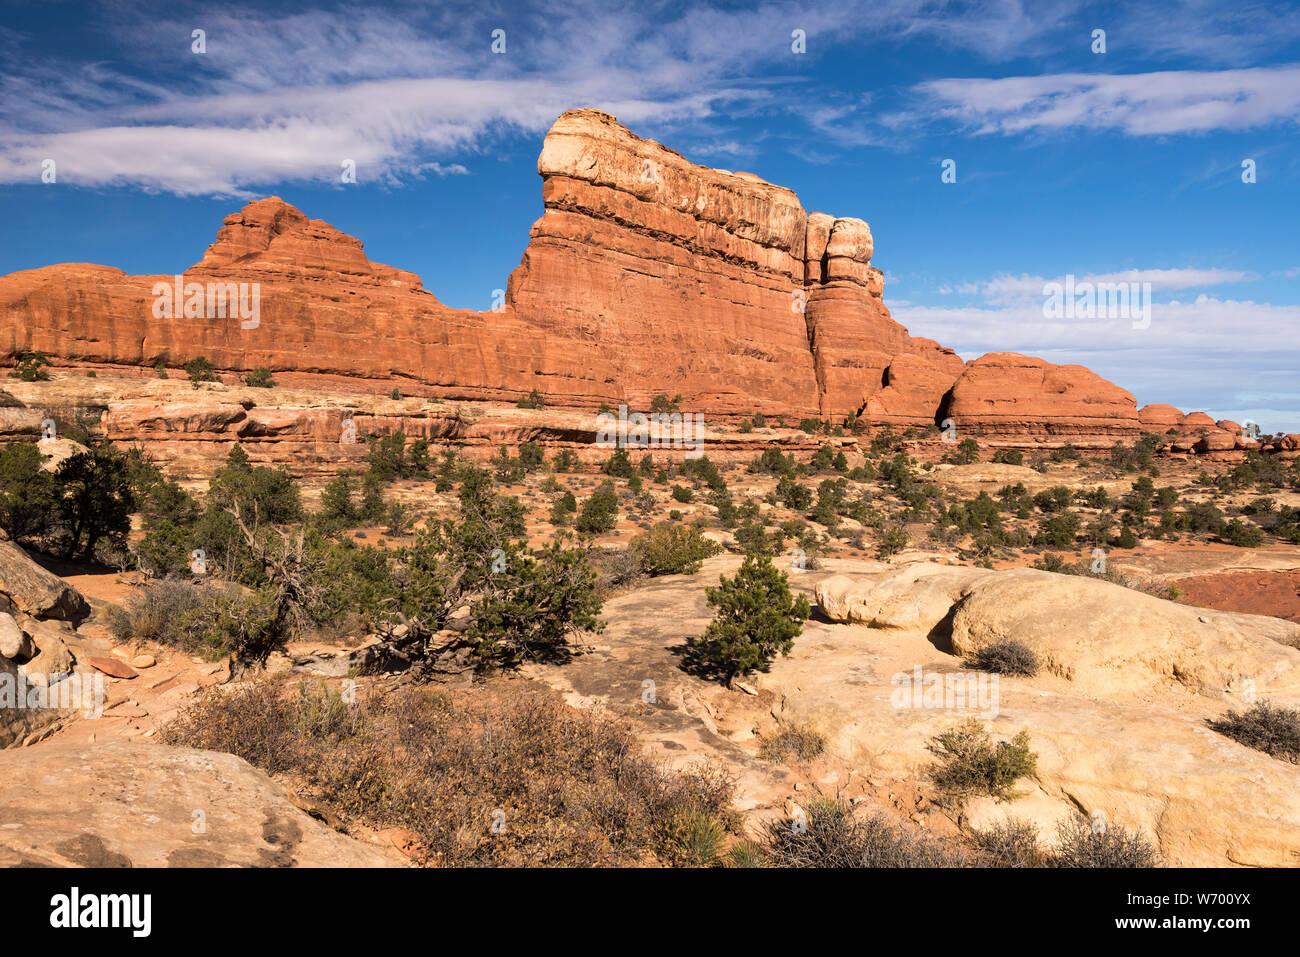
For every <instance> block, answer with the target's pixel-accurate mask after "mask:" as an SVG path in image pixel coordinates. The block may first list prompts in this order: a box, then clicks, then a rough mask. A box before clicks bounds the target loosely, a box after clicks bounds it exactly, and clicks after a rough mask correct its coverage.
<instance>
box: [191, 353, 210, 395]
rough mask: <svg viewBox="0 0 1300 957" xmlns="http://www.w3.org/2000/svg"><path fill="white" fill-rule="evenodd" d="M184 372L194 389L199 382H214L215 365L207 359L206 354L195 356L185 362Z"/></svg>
mask: <svg viewBox="0 0 1300 957" xmlns="http://www.w3.org/2000/svg"><path fill="white" fill-rule="evenodd" d="M185 374H186V375H187V376H189V377H190V382H192V383H193V384H194V388H196V389H197V388H198V387H199V383H201V382H215V381H216V379H217V376H216V366H214V365H213V364H212V363H211V362H209V361H208V357H207V356H196V357H195V358H193V359H191V360H190V361H189V362H187V363H185Z"/></svg>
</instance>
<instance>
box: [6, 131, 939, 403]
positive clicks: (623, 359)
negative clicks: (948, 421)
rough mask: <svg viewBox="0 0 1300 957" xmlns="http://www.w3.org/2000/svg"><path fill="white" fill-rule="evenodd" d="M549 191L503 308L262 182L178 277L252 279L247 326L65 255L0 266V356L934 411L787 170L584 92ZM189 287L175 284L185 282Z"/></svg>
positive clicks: (856, 269) (858, 265) (513, 389)
mask: <svg viewBox="0 0 1300 957" xmlns="http://www.w3.org/2000/svg"><path fill="white" fill-rule="evenodd" d="M538 171H539V173H540V174H541V175H542V179H543V185H542V196H543V202H544V206H545V211H544V213H543V215H542V217H541V218H540V219H539V220H538V221H537V223H536V224H535V225H534V226H533V230H532V235H531V240H530V242H529V245H528V248H527V250H526V251H525V252H524V255H523V259H522V262H521V264H520V266H519V267H518V268H517V269H516V270H515V271H514V273H513V274H512V275H511V276H510V279H509V282H508V285H507V294H506V297H505V301H504V302H503V303H502V304H501V307H500V310H499V311H490V312H482V313H480V312H472V311H469V310H458V309H451V308H448V307H447V306H445V305H443V304H442V303H440V302H439V301H438V300H437V299H436V298H435V297H434V296H433V295H431V294H430V293H428V292H426V291H425V290H424V288H423V285H422V283H421V281H420V279H419V277H418V276H415V275H414V274H412V273H409V272H405V271H402V270H400V269H394V268H392V267H389V266H384V265H382V264H379V263H373V262H371V261H370V260H369V259H367V258H366V255H365V252H364V250H363V248H362V244H361V242H360V241H359V240H357V239H355V238H353V237H351V236H347V235H345V234H343V233H341V232H339V231H338V230H336V229H334V228H333V227H332V226H330V225H329V224H328V223H324V222H321V221H320V220H312V219H309V218H308V217H307V216H305V215H304V214H303V213H301V212H300V211H299V210H297V209H295V208H294V207H292V206H290V205H288V204H287V203H285V202H284V201H282V200H280V199H279V198H278V197H270V198H267V199H262V200H257V201H255V202H252V203H249V204H248V205H247V206H245V207H244V209H243V210H242V211H240V212H239V213H236V214H234V215H231V216H228V217H226V219H225V222H224V224H223V225H222V227H221V229H220V231H219V232H218V234H217V239H216V241H215V242H214V243H213V244H212V245H211V246H210V247H209V249H208V251H207V252H206V254H205V255H204V256H203V258H202V259H201V260H200V261H199V262H198V263H196V264H195V265H194V266H193V267H191V268H190V269H188V270H186V272H185V282H186V283H204V284H207V283H247V284H252V283H256V284H258V289H259V305H260V315H259V318H258V321H257V323H256V325H255V326H252V325H251V324H250V323H242V324H241V322H240V321H239V320H238V319H236V318H231V317H225V318H222V317H211V318H200V316H198V315H192V316H191V317H189V318H185V317H184V316H183V312H184V310H183V308H182V307H183V303H182V302H178V303H177V304H176V310H175V311H176V312H179V313H182V315H181V316H180V317H178V318H164V317H162V316H159V315H156V314H155V312H156V311H157V310H156V309H155V307H156V305H157V303H158V300H159V297H158V296H156V295H155V287H156V284H157V288H158V289H159V290H162V294H163V295H164V296H166V295H168V294H169V293H170V288H171V287H172V285H173V283H174V277H171V276H128V275H127V274H125V273H123V272H122V271H121V270H117V269H113V268H110V267H106V266H94V265H88V264H78V263H66V264H62V265H57V266H50V267H46V268H44V269H36V270H29V271H25V272H19V273H13V274H11V275H9V276H6V277H3V278H0V309H2V310H3V312H4V314H5V315H6V317H7V318H9V319H10V320H11V321H10V322H7V324H6V326H7V328H6V330H5V331H4V332H3V333H0V353H5V354H8V355H10V356H16V355H18V354H21V353H22V352H25V351H29V350H41V351H44V352H47V353H49V354H50V355H51V356H55V357H57V359H58V360H59V361H60V362H62V363H69V364H77V365H82V366H85V365H99V366H109V367H114V368H117V369H128V368H136V369H140V370H148V369H152V367H154V366H155V365H157V364H159V363H162V364H164V365H166V366H169V367H171V368H178V367H179V366H181V365H183V364H184V363H185V362H186V361H187V360H188V359H191V358H193V357H195V356H199V355H203V356H206V357H207V358H208V359H209V360H211V361H212V362H213V363H214V364H215V365H216V367H217V368H218V369H219V370H222V371H233V372H240V371H244V370H248V369H253V368H256V367H259V366H265V367H267V368H270V369H271V370H273V371H274V372H275V374H276V376H277V378H279V379H280V380H281V381H286V382H295V381H297V382H301V383H306V382H310V381H316V382H322V383H326V384H330V385H345V384H346V383H348V382H351V383H353V384H354V385H355V386H359V387H362V388H365V389H368V390H371V391H378V390H383V391H387V390H389V389H391V388H392V384H393V381H394V380H397V381H398V382H399V383H401V387H402V389H403V391H404V392H406V393H408V394H417V395H432V396H440V397H448V398H464V399H498V400H500V399H506V400H510V399H513V398H515V397H517V396H520V395H526V394H528V393H529V392H530V391H531V390H533V389H537V390H539V391H540V392H542V393H543V394H545V395H546V396H547V397H548V401H549V402H550V403H551V404H553V405H559V406H566V407H571V408H592V407H593V406H595V405H596V404H598V403H600V402H602V401H605V402H610V403H617V402H619V401H624V400H628V401H630V402H631V403H632V404H633V405H641V406H644V405H645V404H646V403H647V402H648V400H649V398H650V397H652V396H653V395H654V394H655V393H658V392H665V393H668V394H670V395H672V394H677V393H681V394H682V396H683V397H684V402H683V405H684V407H686V408H689V409H691V410H693V411H702V412H704V413H706V414H709V415H713V416H737V417H739V416H750V415H752V414H754V413H755V412H759V411H761V412H764V413H766V414H769V415H771V414H790V415H795V416H800V417H802V416H836V417H843V416H845V415H848V414H850V413H853V412H859V411H863V410H864V408H865V409H866V414H867V417H868V418H869V419H872V420H875V421H882V422H884V421H892V422H917V423H928V422H932V421H933V417H934V411H935V409H936V408H937V406H938V403H939V399H940V398H941V397H942V395H943V393H944V392H946V391H947V388H948V387H949V386H950V385H951V383H952V381H953V379H955V378H956V375H957V374H958V373H959V372H960V370H961V360H960V359H959V358H957V357H956V356H955V355H954V354H953V353H952V352H951V351H950V350H946V349H942V348H941V347H939V346H938V345H937V344H936V343H933V342H931V341H929V340H924V339H913V338H911V337H909V336H908V334H907V331H906V330H905V329H903V327H902V326H900V325H898V324H897V323H895V322H894V321H893V320H892V319H891V318H890V317H889V312H888V310H887V309H886V308H885V306H884V304H883V302H882V301H881V294H882V290H883V283H882V276H881V273H880V271H879V270H877V269H874V268H872V267H871V265H870V261H871V255H872V252H873V243H872V238H871V231H870V229H869V228H868V226H867V224H866V223H864V222H862V221H861V220H855V219H833V218H832V217H829V216H826V215H824V214H813V216H811V217H810V216H809V215H808V214H807V213H806V212H805V211H804V209H803V207H802V206H801V205H800V203H799V200H798V197H796V196H795V194H794V193H792V192H791V191H790V190H788V189H784V188H782V187H779V186H774V185H772V184H770V183H766V182H764V181H763V180H761V179H759V178H758V177H756V176H753V175H751V174H748V173H731V172H727V171H725V170H712V169H707V168H705V167H700V166H696V165H694V164H692V163H690V162H688V161H687V160H685V159H684V158H683V157H681V156H680V155H678V154H677V153H675V152H673V151H672V150H669V149H667V148H665V147H663V146H661V145H660V144H658V143H655V142H653V141H651V140H644V139H641V138H639V137H636V136H634V135H633V134H632V133H630V132H629V131H628V130H627V129H625V128H624V127H622V126H620V125H619V124H618V123H617V122H616V121H615V120H614V118H613V117H611V116H609V115H608V114H604V113H600V112H597V111H594V110H577V111H571V112H569V113H565V114H564V115H563V116H561V117H560V119H559V120H557V121H556V123H555V125H554V127H553V128H552V129H551V131H550V133H549V134H548V135H547V137H546V140H545V143H544V145H543V148H542V153H541V156H540V158H539V160H538ZM188 295H189V293H188V291H185V294H184V296H182V297H181V298H182V299H184V298H187V297H188Z"/></svg>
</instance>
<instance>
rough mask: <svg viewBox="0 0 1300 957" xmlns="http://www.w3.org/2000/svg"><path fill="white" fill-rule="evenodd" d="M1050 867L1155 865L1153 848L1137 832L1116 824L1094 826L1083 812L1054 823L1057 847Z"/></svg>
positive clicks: (1156, 864) (1157, 859)
mask: <svg viewBox="0 0 1300 957" xmlns="http://www.w3.org/2000/svg"><path fill="white" fill-rule="evenodd" d="M1048 864H1049V866H1051V867H1100V868H1121V867H1157V866H1159V864H1160V859H1159V855H1158V854H1157V853H1156V849H1155V847H1154V846H1153V845H1152V844H1151V842H1150V841H1148V840H1147V839H1146V837H1145V836H1143V835H1142V834H1141V833H1140V832H1138V831H1130V830H1128V829H1127V828H1125V827H1123V826H1121V825H1119V824H1109V825H1106V826H1100V827H1099V826H1095V825H1094V824H1093V823H1092V822H1091V821H1089V820H1088V818H1086V817H1084V816H1083V815H1076V816H1074V817H1071V818H1069V819H1067V820H1065V821H1062V822H1061V823H1060V824H1059V825H1057V836H1056V850H1055V851H1054V852H1053V853H1052V854H1051V855H1050V856H1049V858H1048Z"/></svg>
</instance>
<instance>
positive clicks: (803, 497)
mask: <svg viewBox="0 0 1300 957" xmlns="http://www.w3.org/2000/svg"><path fill="white" fill-rule="evenodd" d="M776 497H777V498H778V499H779V500H780V501H781V503H782V504H783V505H784V506H785V507H786V508H789V509H793V510H794V511H796V512H805V511H807V510H808V508H809V506H811V505H812V500H813V493H812V489H810V488H808V486H806V485H804V484H802V483H801V482H799V481H798V480H796V479H795V478H794V477H793V476H790V475H782V476H781V478H780V479H778V480H777V483H776Z"/></svg>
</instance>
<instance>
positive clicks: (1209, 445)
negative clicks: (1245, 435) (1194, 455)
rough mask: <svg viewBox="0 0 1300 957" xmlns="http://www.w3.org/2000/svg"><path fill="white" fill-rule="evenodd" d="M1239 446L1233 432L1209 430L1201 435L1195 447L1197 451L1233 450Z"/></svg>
mask: <svg viewBox="0 0 1300 957" xmlns="http://www.w3.org/2000/svg"><path fill="white" fill-rule="evenodd" d="M1236 447H1237V439H1236V437H1235V436H1234V435H1233V434H1232V433H1231V432H1220V431H1215V432H1207V433H1206V434H1205V435H1203V436H1201V437H1200V438H1199V439H1198V440H1197V441H1196V444H1195V445H1194V446H1193V448H1194V449H1195V450H1196V451H1197V452H1231V451H1232V450H1233V449H1235V448H1236Z"/></svg>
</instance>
